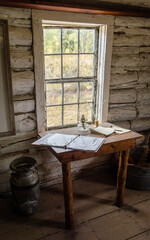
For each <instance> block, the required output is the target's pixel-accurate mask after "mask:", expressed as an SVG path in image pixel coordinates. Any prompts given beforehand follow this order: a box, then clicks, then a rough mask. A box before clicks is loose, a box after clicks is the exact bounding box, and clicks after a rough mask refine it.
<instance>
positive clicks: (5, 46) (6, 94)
mask: <svg viewBox="0 0 150 240" xmlns="http://www.w3.org/2000/svg"><path fill="white" fill-rule="evenodd" d="M0 113H1V116H0V136H1V137H3V136H8V135H12V134H14V133H15V125H14V112H13V101H12V86H11V70H10V59H9V41H8V25H7V21H6V20H0Z"/></svg>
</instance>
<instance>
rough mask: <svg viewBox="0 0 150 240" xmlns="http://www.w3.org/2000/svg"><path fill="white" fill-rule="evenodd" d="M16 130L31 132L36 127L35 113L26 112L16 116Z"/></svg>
mask: <svg viewBox="0 0 150 240" xmlns="http://www.w3.org/2000/svg"><path fill="white" fill-rule="evenodd" d="M15 124H16V132H17V133H20V132H30V131H33V130H34V129H35V128H36V116H35V114H34V113H26V114H20V115H16V116H15Z"/></svg>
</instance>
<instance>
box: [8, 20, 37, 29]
mask: <svg viewBox="0 0 150 240" xmlns="http://www.w3.org/2000/svg"><path fill="white" fill-rule="evenodd" d="M8 25H9V26H13V27H27V28H31V26H32V23H31V20H30V19H16V18H15V19H9V20H8Z"/></svg>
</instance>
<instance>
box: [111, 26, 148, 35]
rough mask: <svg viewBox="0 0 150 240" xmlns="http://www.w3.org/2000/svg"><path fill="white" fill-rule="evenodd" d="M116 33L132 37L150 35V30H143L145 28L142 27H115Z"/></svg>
mask: <svg viewBox="0 0 150 240" xmlns="http://www.w3.org/2000/svg"><path fill="white" fill-rule="evenodd" d="M114 32H115V33H120V34H126V35H132V36H134V35H135V36H141V35H146V36H148V35H150V31H149V29H147V28H143V26H142V27H135V26H134V27H129V26H121V27H120V26H115V28H114Z"/></svg>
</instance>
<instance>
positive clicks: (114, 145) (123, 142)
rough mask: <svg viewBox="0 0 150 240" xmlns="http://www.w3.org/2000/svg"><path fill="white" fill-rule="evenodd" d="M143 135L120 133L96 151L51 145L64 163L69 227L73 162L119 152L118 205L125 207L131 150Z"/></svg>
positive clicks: (69, 225)
mask: <svg viewBox="0 0 150 240" xmlns="http://www.w3.org/2000/svg"><path fill="white" fill-rule="evenodd" d="M51 132H58V133H65V134H69V133H70V134H78V133H79V132H78V129H77V128H70V129H64V130H55V131H51ZM81 134H82V133H81ZM84 135H88V136H95V137H100V135H97V134H92V133H88V134H85V133H84ZM142 137H143V136H142V135H140V134H138V133H136V132H133V131H131V132H128V133H124V134H120V135H119V134H118V135H113V136H110V137H107V139H106V142H105V144H103V145H102V147H101V148H100V149H99V150H98V151H97V152H96V153H95V152H87V151H78V150H71V149H62V148H51V147H50V151H51V152H52V153H53V154H54V155H55V156H56V158H57V159H58V160H59V161H60V162H61V163H62V172H63V189H64V203H65V219H66V228H67V229H71V228H73V227H74V207H73V192H72V179H71V162H73V161H79V160H82V159H87V158H91V157H95V156H101V155H105V154H109V153H116V152H119V153H120V155H119V156H120V157H119V168H118V176H117V194H116V205H117V206H118V207H123V205H124V192H125V184H126V174H127V166H128V157H129V151H130V148H132V147H135V145H136V139H138V138H142Z"/></svg>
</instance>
